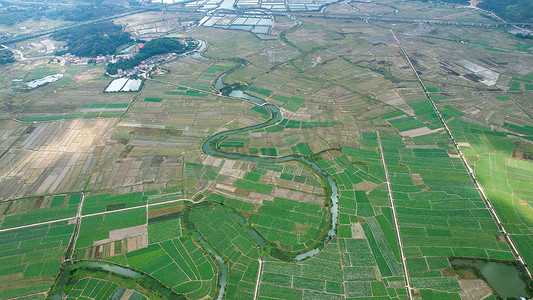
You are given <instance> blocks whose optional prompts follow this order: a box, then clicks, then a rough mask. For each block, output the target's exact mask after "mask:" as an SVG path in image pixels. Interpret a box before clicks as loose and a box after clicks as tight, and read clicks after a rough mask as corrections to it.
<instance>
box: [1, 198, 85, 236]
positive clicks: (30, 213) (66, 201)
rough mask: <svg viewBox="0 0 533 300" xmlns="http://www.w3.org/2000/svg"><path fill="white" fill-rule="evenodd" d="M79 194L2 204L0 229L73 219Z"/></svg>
mask: <svg viewBox="0 0 533 300" xmlns="http://www.w3.org/2000/svg"><path fill="white" fill-rule="evenodd" d="M80 201H81V194H70V195H55V196H44V197H32V198H23V199H18V200H13V201H10V202H7V203H2V205H0V209H1V210H2V222H1V223H0V228H1V229H6V228H14V227H18V226H23V225H29V224H34V223H39V222H47V221H54V220H60V219H65V218H74V216H75V215H76V212H77V210H78V206H79V203H80Z"/></svg>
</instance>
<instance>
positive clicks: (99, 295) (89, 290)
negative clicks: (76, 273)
mask: <svg viewBox="0 0 533 300" xmlns="http://www.w3.org/2000/svg"><path fill="white" fill-rule="evenodd" d="M67 299H95V300H96V299H125V300H130V299H131V300H147V299H148V298H147V297H146V296H144V295H142V294H139V293H138V292H136V291H134V290H131V289H125V288H123V287H121V286H119V285H118V284H116V283H114V282H111V281H107V280H103V279H97V278H84V279H82V280H80V281H78V282H76V284H75V285H74V287H72V290H70V292H69V293H68V296H67Z"/></svg>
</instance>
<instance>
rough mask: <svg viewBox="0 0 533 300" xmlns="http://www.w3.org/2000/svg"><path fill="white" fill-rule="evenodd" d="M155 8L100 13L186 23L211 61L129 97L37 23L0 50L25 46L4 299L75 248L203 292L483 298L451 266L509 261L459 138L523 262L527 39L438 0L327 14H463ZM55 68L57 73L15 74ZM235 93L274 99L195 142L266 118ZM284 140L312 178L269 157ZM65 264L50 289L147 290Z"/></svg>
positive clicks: (10, 170) (12, 129)
mask: <svg viewBox="0 0 533 300" xmlns="http://www.w3.org/2000/svg"><path fill="white" fill-rule="evenodd" d="M21 5H22V4H21ZM146 5H147V7H150V5H151V4H146ZM161 5H163V4H161ZM193 5H194V4H193V3H189V4H187V6H188V7H190V6H193ZM163 7H166V6H162V7H160V8H161V9H159V10H158V11H145V12H142V13H139V14H132V15H126V16H122V17H120V18H116V19H115V20H114V21H115V23H116V24H120V25H123V26H124V28H125V30H126V31H128V32H130V33H133V34H134V36H135V37H136V38H138V39H142V40H150V39H152V38H155V37H160V36H172V37H179V38H192V39H201V40H203V41H205V42H206V45H207V48H206V51H205V52H204V53H203V54H202V55H203V56H204V57H208V58H210V59H197V58H195V56H193V55H186V56H180V57H178V58H177V59H175V60H172V61H169V62H165V63H161V64H158V65H157V66H156V67H157V68H160V69H161V70H163V71H161V72H160V71H155V72H154V73H152V74H151V75H149V76H146V77H147V78H146V79H144V77H145V76H144V75H142V76H141V77H139V78H143V84H142V86H141V89H140V90H139V91H135V92H131V93H105V92H104V90H105V89H106V87H108V85H109V83H110V82H111V81H112V80H113V79H112V78H110V77H109V76H106V75H104V73H105V65H104V64H103V63H102V61H101V60H100V61H99V62H98V60H95V62H91V63H90V64H87V65H76V66H74V65H69V64H68V63H65V61H64V60H65V59H66V58H65V57H61V58H55V57H54V51H55V50H54V49H57V50H59V49H60V48H61V47H62V46H63V45H64V43H63V42H59V41H54V40H53V37H51V36H47V37H37V38H32V39H28V40H25V41H22V42H18V43H15V44H8V46H9V47H13V49H16V50H17V51H20V53H22V55H23V57H22V56H20V53H19V52H16V56H17V58H18V61H16V62H14V63H8V64H4V65H1V66H0V69H1V70H2V71H3V72H2V74H4V76H2V77H1V78H0V95H3V96H5V97H4V98H5V99H2V101H0V102H1V103H0V119H1V120H0V279H1V280H0V298H1V299H10V298H20V299H22V298H24V299H30V298H31V299H33V298H37V299H44V298H45V296H46V295H45V294H46V292H47V291H49V290H50V287H51V286H52V285H53V283H54V282H55V280H56V279H57V278H61V276H60V277H56V276H57V275H58V274H59V272H60V266H61V265H62V263H64V265H63V267H65V268H66V269H65V270H67V272H68V268H70V267H71V266H76V265H78V266H81V265H82V264H84V263H85V264H88V263H89V262H91V261H100V262H107V263H110V264H111V263H114V264H118V265H120V266H122V267H125V268H131V269H132V270H136V271H138V272H142V273H143V274H142V275H141V277H143V278H144V279H146V282H149V281H150V280H152V281H153V282H158V284H163V285H164V286H166V287H168V288H170V289H172V290H173V291H174V292H176V293H178V294H183V295H184V296H185V297H187V298H188V299H191V300H192V299H214V298H217V296H218V292H219V291H220V290H221V289H220V282H219V279H221V278H224V277H225V276H224V275H223V273H224V272H225V271H224V270H225V269H227V285H226V286H225V295H224V297H223V298H224V299H406V298H408V295H407V292H408V289H406V286H408V287H412V288H413V290H412V292H413V298H414V299H417V300H418V299H458V298H465V299H466V298H468V296H469V295H470V296H471V295H474V294H475V293H476V292H477V293H478V294H479V295H478V294H475V295H478V296H472V297H470V298H471V299H474V298H480V297H481V293H482V292H485V294H487V295H483V296H489V299H490V298H491V297H492V298H494V297H496V298H497V295H496V294H495V295H489V293H494V292H492V291H490V289H489V287H488V285H489V284H488V283H481V282H482V279H481V278H478V277H477V275H476V274H474V273H473V272H471V271H472V270H461V271H457V270H454V269H453V267H452V265H451V264H450V258H453V257H467V258H474V259H482V260H492V261H498V262H504V263H512V262H513V261H514V260H515V258H514V255H513V253H512V252H511V248H510V246H509V244H508V243H507V242H506V240H505V238H504V236H503V235H502V233H501V232H500V230H499V228H498V226H497V225H496V222H495V220H494V218H493V217H492V216H491V214H490V213H489V210H488V209H487V208H486V204H485V203H484V201H483V199H482V198H481V197H480V194H479V191H478V189H477V188H476V186H475V185H474V181H473V179H472V178H471V177H470V175H469V173H468V171H467V168H465V166H464V165H463V161H462V159H461V157H460V156H459V155H460V153H461V152H462V153H464V155H465V157H466V159H467V161H468V163H469V164H470V165H471V167H472V169H473V171H474V172H475V175H476V177H477V179H478V180H479V183H480V185H481V186H482V187H483V188H484V191H485V193H486V194H487V196H488V198H489V200H490V202H491V204H492V205H493V206H494V209H495V211H496V213H497V214H498V216H499V218H500V219H501V220H502V223H503V226H504V227H505V229H506V230H507V231H508V232H509V234H510V238H511V239H512V241H513V242H514V244H516V247H517V248H518V250H519V252H520V254H521V255H522V256H523V257H524V259H525V261H526V263H527V265H528V266H531V265H533V254H532V253H531V252H532V251H531V249H533V238H532V237H533V208H532V207H533V196H532V195H531V191H530V190H531V186H532V184H533V182H532V181H533V179H532V178H533V177H532V176H531V174H532V173H533V144H532V143H533V121H532V120H531V117H530V116H531V114H533V109H532V107H533V106H532V105H533V102H532V100H531V99H533V98H532V96H533V94H532V90H533V73H532V68H533V63H532V61H531V59H530V56H531V54H532V53H533V52H532V49H533V48H532V45H533V44H532V43H531V41H530V40H527V39H519V38H517V37H515V36H513V35H512V34H510V33H508V32H507V31H506V30H508V29H509V28H500V27H499V28H490V27H488V26H479V27H478V26H466V25H464V24H460V23H461V22H462V21H464V22H468V21H472V22H473V21H494V19H492V18H489V17H487V15H486V12H484V11H482V10H477V9H473V8H469V7H462V6H459V5H458V4H456V3H448V2H446V3H444V2H439V3H436V2H423V1H400V0H393V1H385V0H375V1H372V2H362V1H347V2H346V1H345V2H338V3H334V4H331V5H328V6H327V7H324V10H323V11H322V12H323V13H328V12H331V13H351V14H357V15H361V14H369V15H376V14H379V15H383V16H389V17H392V16H396V17H400V18H420V17H421V16H424V17H425V18H442V19H443V20H444V22H445V23H446V22H447V21H449V22H455V21H458V22H459V23H458V24H457V25H449V24H438V23H431V22H420V23H416V24H415V23H407V22H401V21H400V20H398V22H397V21H394V22H392V21H386V20H374V19H372V18H369V19H367V20H366V21H362V20H355V19H354V20H349V19H342V20H341V19H333V18H324V17H323V16H314V17H312V16H304V15H302V14H295V15H293V16H291V18H287V17H285V16H276V17H275V18H273V20H274V21H275V24H274V25H273V27H272V32H271V33H270V34H268V35H260V34H259V35H254V34H251V33H249V32H245V31H241V30H224V29H220V28H218V29H217V28H213V27H206V26H202V25H199V26H196V25H195V23H194V22H195V21H198V20H200V19H202V17H203V16H204V13H203V12H200V11H197V12H194V13H192V12H191V13H190V12H183V11H182V10H179V9H175V8H174V7H173V5H169V7H168V8H169V9H166V8H165V9H163ZM217 13H220V14H221V15H222V14H224V13H223V12H222V11H218V12H217ZM220 17H221V19H220V20H222V21H221V22H224V21H228V20H233V19H234V15H233V14H228V15H227V16H225V17H223V16H220ZM43 18H45V17H43ZM45 19H46V18H45ZM43 20H44V19H43ZM44 23H46V22H45V21H25V22H21V23H17V24H16V25H14V26H12V28H11V29H9V28H6V29H4V28H3V27H2V28H0V29H1V30H2V31H4V30H7V31H9V30H13V32H17V33H21V32H22V29H21V28H22V27H27V28H28V30H37V28H40V27H43V28H49V27H48V26H47V25H46V26H45V24H44ZM52 23H53V24H55V25H61V24H66V23H65V22H62V21H60V22H55V21H54V22H52ZM52 23H51V24H52ZM50 26H51V25H50ZM0 27H1V26H0ZM391 30H392V32H393V33H394V36H393V35H392V33H391ZM132 45H133V44H132V43H130V44H128V45H124V46H123V47H122V48H121V49H120V50H119V51H122V50H124V49H128V48H129V50H127V51H125V52H124V53H123V54H125V53H127V54H128V55H129V54H132V53H134V52H133V51H134V50H133V49H134V46H135V45H133V47H132ZM400 45H401V47H399V46H400ZM406 58H408V59H406ZM224 73H225V75H224V77H222V78H223V82H224V83H225V84H226V85H227V86H226V87H225V88H224V89H223V90H222V91H223V92H224V94H222V93H221V92H219V91H217V90H216V89H215V84H216V83H217V79H218V78H219V76H221V75H222V74H224ZM415 73H416V74H417V75H418V76H415ZM53 74H61V75H62V77H61V79H60V80H57V81H54V82H50V83H48V84H46V85H43V86H39V87H37V88H33V89H30V88H28V86H27V83H28V82H31V81H33V80H36V79H40V78H43V77H46V76H49V75H53ZM132 79H137V77H135V76H134V78H132ZM115 80H116V82H118V84H119V85H120V84H123V83H124V82H125V81H126V80H127V79H126V78H124V79H123V80H122V79H118V80H117V79H115ZM121 82H122V83H121ZM421 83H422V86H423V87H424V89H425V90H424V89H423V88H422V86H421ZM230 88H235V89H236V90H238V91H242V93H244V95H249V96H254V97H258V98H261V99H262V100H263V101H264V102H266V103H269V104H273V105H275V106H277V107H279V109H280V111H281V121H280V122H278V123H276V124H272V125H270V126H265V127H260V126H257V127H255V128H258V127H260V128H259V129H255V130H250V131H246V130H243V131H238V133H235V134H231V135H228V136H227V137H226V138H224V139H222V140H220V142H219V144H218V145H217V147H219V150H220V151H222V152H226V153H232V156H231V157H233V158H235V157H239V158H242V159H226V158H223V156H222V155H221V154H220V153H219V154H218V156H217V154H216V151H215V153H213V152H210V153H211V154H206V153H203V151H202V145H203V144H204V142H205V141H206V140H208V138H209V137H211V136H213V135H214V134H216V133H219V132H223V131H227V130H237V129H241V128H243V127H248V126H253V125H258V124H261V123H264V122H266V121H267V120H269V119H270V118H271V115H270V111H269V110H268V108H269V107H271V106H262V105H256V104H253V103H252V102H251V101H246V100H243V99H240V98H239V97H229V96H225V95H226V94H227V92H229V89H230ZM111 89H113V87H111ZM426 92H427V93H426ZM232 95H235V94H232ZM428 97H429V98H430V99H432V100H433V101H434V102H435V104H436V108H437V109H438V110H439V112H440V114H441V115H442V118H443V119H444V120H445V122H446V124H447V125H448V126H447V127H446V126H444V125H443V124H442V121H441V119H439V114H437V113H436V112H435V111H434V107H433V105H432V104H431V102H430V101H429V99H428ZM448 127H449V130H450V131H451V135H453V137H452V138H450V136H449V134H448V132H447V131H446V130H447V129H448ZM454 139H455V140H456V141H457V142H458V144H457V145H454V144H453V143H452V141H453V140H454ZM456 147H459V149H460V150H461V151H458V150H457V149H456ZM243 155H246V156H255V157H256V158H250V157H243ZM291 155H301V156H304V157H305V158H306V159H308V160H309V161H312V162H314V163H316V164H317V165H318V166H319V167H320V168H322V169H323V171H325V173H323V172H317V171H316V170H314V169H313V168H312V167H311V166H310V165H309V164H305V163H303V162H301V161H298V160H291V161H286V162H283V163H269V161H279V159H278V160H271V159H272V158H281V157H285V156H291ZM289 158H291V157H289ZM254 159H256V161H254ZM287 159H288V158H287ZM257 161H261V162H257ZM321 173H322V174H321ZM326 175H327V176H326ZM331 180H333V182H334V184H335V185H336V187H337V188H338V190H336V189H335V188H334V187H333V188H330V186H329V184H328V183H329V182H331ZM332 191H336V192H338V195H337V194H335V193H333V194H334V195H333V197H332V195H331V193H332ZM335 196H338V198H337V199H338V202H337V203H336V204H337V205H332V203H331V200H332V199H333V200H335V199H336V198H335ZM80 205H81V206H80ZM335 210H337V211H335ZM78 211H80V212H81V216H77V213H78ZM332 211H334V212H335V214H333V213H332ZM333 220H336V222H337V223H336V224H332V221H333ZM77 222H79V224H77ZM77 225H79V231H77V230H76V229H75V228H76V226H77ZM332 225H333V226H332ZM332 228H333V229H334V233H335V234H334V235H332V236H328V232H329V231H330V230H331V229H332ZM74 233H75V234H74ZM73 237H74V238H73ZM398 238H400V240H398ZM69 243H71V244H69ZM67 249H68V251H67ZM71 251H72V252H71ZM309 251H313V252H311V253H315V252H316V253H315V254H312V255H311V254H309V256H308V257H306V258H304V259H303V260H296V259H294V257H297V258H298V259H299V258H300V257H301V256H298V255H300V254H305V253H307V252H309ZM67 252H68V253H67ZM215 253H216V255H215ZM70 254H72V257H70V258H69V260H66V259H67V258H66V257H65V256H67V255H69V256H70ZM217 255H219V256H220V257H222V259H223V260H224V262H222V263H221V262H220V258H219V257H218V256H217ZM404 258H405V260H404ZM71 260H72V262H73V264H71V262H70V261H71ZM404 263H405V265H404ZM80 268H81V269H80V270H81V271H80V272H79V273H77V274H78V275H72V274H71V273H66V272H65V273H62V274H71V275H72V277H70V278H71V279H75V280H73V281H71V282H69V283H68V284H66V285H65V286H67V289H66V290H65V291H67V294H68V295H67V294H65V295H64V296H65V297H66V299H132V300H137V299H152V298H155V297H157V296H155V294H154V293H156V291H152V290H150V288H148V287H147V286H143V284H142V282H141V280H137V278H136V279H134V280H130V279H126V278H122V277H121V276H118V275H116V274H115V275H113V273H112V272H107V271H106V272H104V271H95V270H94V269H90V270H89V268H85V269H83V267H80ZM404 268H405V270H407V272H408V275H409V276H408V277H409V282H406V276H405V274H404ZM82 269H83V270H82ZM76 272H78V271H76ZM69 276H70V275H69ZM76 276H78V277H76ZM139 278H140V277H139ZM80 279H81V280H80ZM58 280H59V279H58Z"/></svg>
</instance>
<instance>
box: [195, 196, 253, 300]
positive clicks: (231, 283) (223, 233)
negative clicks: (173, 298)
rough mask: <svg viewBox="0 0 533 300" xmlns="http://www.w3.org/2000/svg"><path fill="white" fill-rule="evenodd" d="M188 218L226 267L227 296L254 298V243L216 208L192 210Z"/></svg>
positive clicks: (241, 229)
mask: <svg viewBox="0 0 533 300" xmlns="http://www.w3.org/2000/svg"><path fill="white" fill-rule="evenodd" d="M189 218H190V220H191V222H192V223H193V224H194V226H195V227H196V228H197V230H198V231H199V232H200V234H201V235H202V236H203V237H204V238H205V240H206V241H207V242H208V243H209V244H210V245H212V246H213V248H214V250H215V251H217V252H218V253H220V255H221V256H222V257H223V258H224V260H225V262H226V264H227V265H228V272H229V274H228V286H227V291H226V297H228V299H234V298H250V297H253V294H254V287H255V282H256V279H257V275H258V274H257V273H258V270H259V262H258V259H259V250H258V249H257V247H256V245H257V242H255V241H254V240H253V239H252V238H251V237H250V236H249V235H248V234H247V233H246V231H245V229H244V226H241V224H239V221H238V220H237V219H236V217H235V216H233V215H232V214H231V213H229V212H227V211H225V210H224V209H223V208H222V207H221V206H219V205H213V206H201V207H199V208H196V209H193V210H192V211H191V213H190V216H189Z"/></svg>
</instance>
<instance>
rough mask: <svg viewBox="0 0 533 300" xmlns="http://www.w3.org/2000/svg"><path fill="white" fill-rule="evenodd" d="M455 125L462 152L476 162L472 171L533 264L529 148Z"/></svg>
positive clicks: (483, 130) (486, 131)
mask: <svg viewBox="0 0 533 300" xmlns="http://www.w3.org/2000/svg"><path fill="white" fill-rule="evenodd" d="M452 124H453V130H454V131H456V132H457V133H458V136H459V137H460V139H459V141H460V142H461V143H463V145H464V146H462V147H461V149H462V150H463V151H464V153H465V154H466V155H467V157H468V158H469V159H470V160H472V161H474V162H475V164H474V165H473V169H474V171H475V173H476V176H478V179H479V180H480V182H481V184H482V185H483V187H484V189H485V192H486V193H487V196H488V197H489V199H490V200H491V201H492V204H493V205H494V206H495V208H496V210H497V212H498V216H499V217H500V218H501V219H502V222H503V223H504V224H505V226H506V228H507V230H509V231H510V233H511V234H513V237H512V239H513V241H514V242H515V243H516V244H517V247H518V248H519V251H520V252H521V253H522V255H523V256H524V258H525V259H526V261H527V262H528V264H529V263H531V262H533V256H531V255H530V254H529V252H530V251H529V250H528V249H530V247H531V245H533V240H532V239H531V233H533V232H532V231H531V227H532V226H533V209H532V208H531V206H532V205H533V198H532V197H531V193H530V192H529V190H528V188H527V187H528V186H531V184H532V180H531V176H529V174H530V173H531V171H533V163H532V162H531V160H527V159H523V158H524V154H525V155H526V156H527V153H528V149H527V148H524V146H525V145H524V144H522V143H516V141H515V140H513V139H510V138H509V137H507V136H505V135H494V134H493V133H492V131H490V130H489V129H488V128H483V127H476V126H473V125H471V124H465V123H462V122H454V123H452ZM474 157H476V158H477V159H475V160H474V159H473V158H474Z"/></svg>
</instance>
